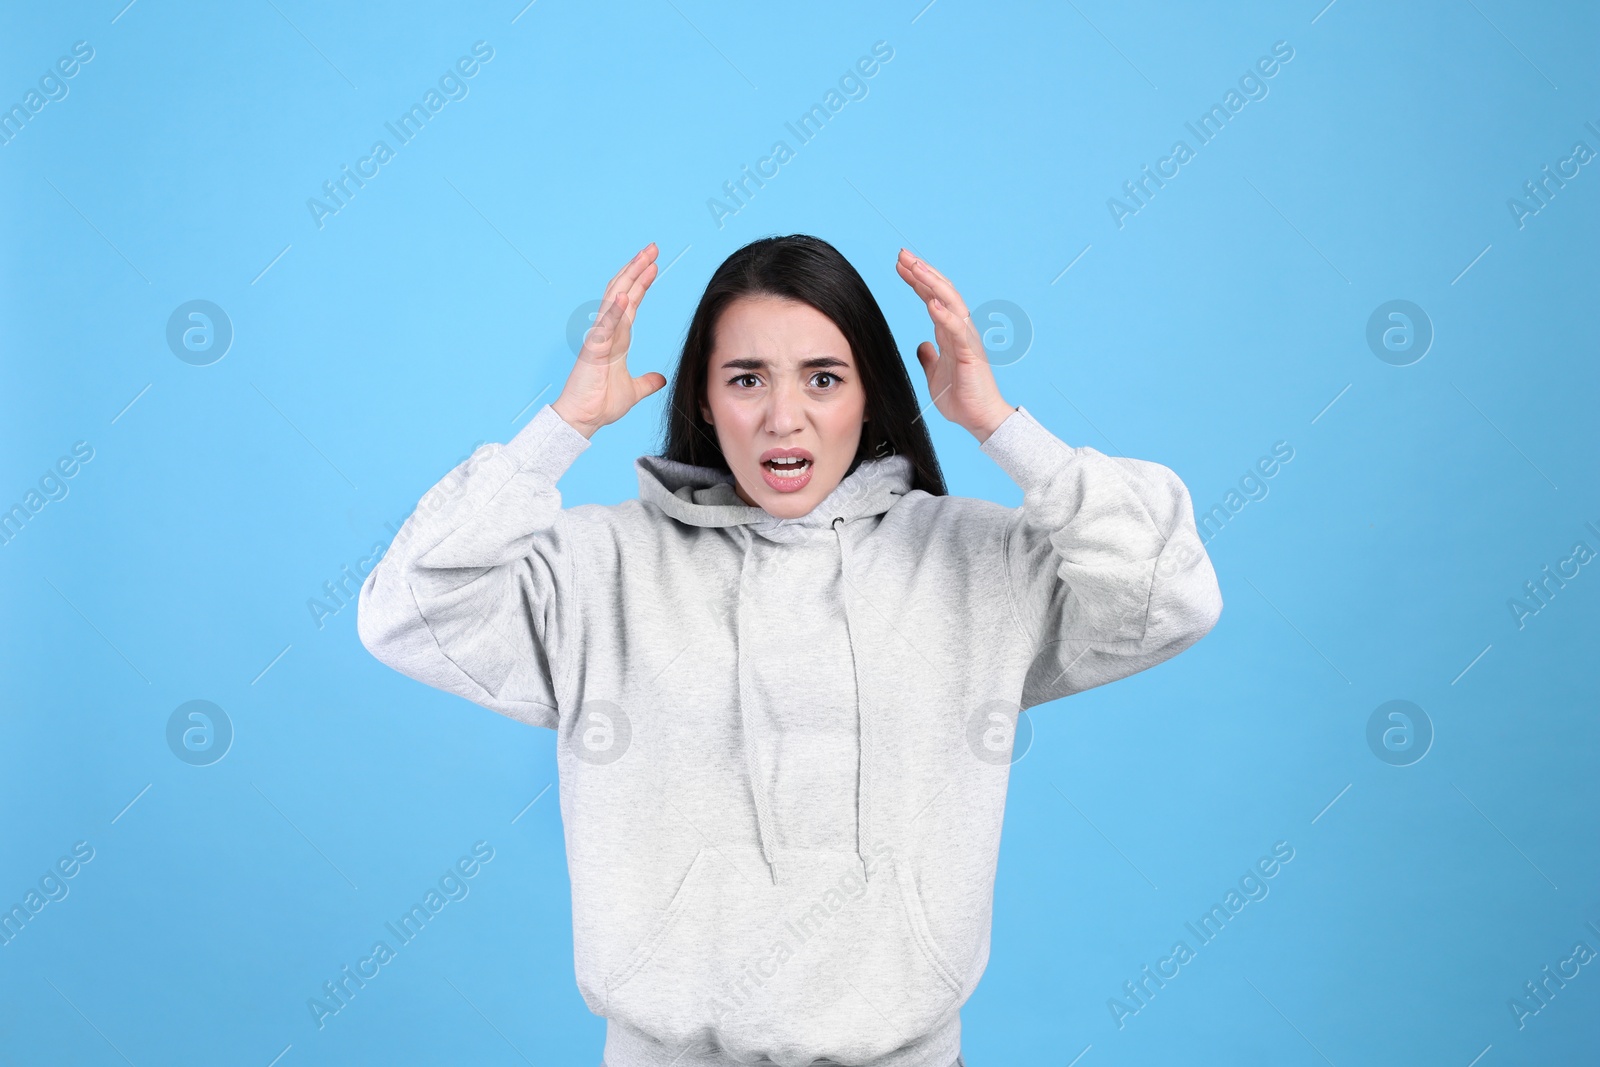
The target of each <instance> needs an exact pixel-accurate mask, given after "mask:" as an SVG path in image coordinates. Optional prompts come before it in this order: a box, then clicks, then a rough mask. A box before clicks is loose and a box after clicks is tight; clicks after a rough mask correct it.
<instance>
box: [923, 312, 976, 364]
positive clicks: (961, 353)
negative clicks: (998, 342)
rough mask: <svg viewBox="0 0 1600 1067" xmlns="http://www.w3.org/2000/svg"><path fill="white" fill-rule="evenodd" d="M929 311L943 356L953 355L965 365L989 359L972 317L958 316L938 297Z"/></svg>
mask: <svg viewBox="0 0 1600 1067" xmlns="http://www.w3.org/2000/svg"><path fill="white" fill-rule="evenodd" d="M929 309H930V314H931V315H932V316H933V323H934V336H935V337H937V338H938V339H939V351H940V352H941V353H942V354H945V355H953V356H955V357H956V359H957V360H959V361H961V362H963V363H970V362H972V361H974V360H977V359H983V358H987V357H986V356H985V354H984V351H983V342H982V340H980V339H979V337H978V329H977V326H976V325H974V323H973V321H972V318H971V316H968V315H957V314H956V313H955V310H954V309H953V308H950V307H948V306H946V305H945V303H944V301H943V300H941V299H939V298H938V297H934V299H933V301H932V303H931V304H930V305H929Z"/></svg>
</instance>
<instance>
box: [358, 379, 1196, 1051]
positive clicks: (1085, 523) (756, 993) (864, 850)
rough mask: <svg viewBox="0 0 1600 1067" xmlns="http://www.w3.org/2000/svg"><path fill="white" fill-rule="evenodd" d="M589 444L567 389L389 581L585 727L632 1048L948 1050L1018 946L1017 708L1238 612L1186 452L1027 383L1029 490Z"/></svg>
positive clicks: (581, 886)
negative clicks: (593, 474)
mask: <svg viewBox="0 0 1600 1067" xmlns="http://www.w3.org/2000/svg"><path fill="white" fill-rule="evenodd" d="M588 446H589V440H588V439H587V438H585V437H584V436H583V435H582V434H581V433H579V432H578V431H577V430H576V429H574V428H573V427H571V426H570V425H568V424H567V423H566V422H565V421H563V420H562V418H561V417H560V416H559V415H557V414H556V412H555V410H554V409H553V408H551V407H550V406H549V405H545V406H544V407H542V408H540V409H539V411H538V413H537V414H535V416H534V417H533V418H532V419H531V420H530V421H529V422H528V424H527V425H526V426H524V427H523V428H522V429H521V430H520V431H519V432H518V433H517V434H516V435H515V436H514V437H513V438H512V440H511V441H510V442H509V443H508V444H505V445H499V444H490V445H485V446H483V447H482V448H480V449H479V450H478V451H477V452H475V453H474V454H473V455H472V456H471V457H469V458H468V459H467V460H465V461H463V463H462V464H461V465H460V466H458V467H457V468H456V469H455V470H454V471H452V472H451V473H450V474H449V475H448V476H446V478H445V479H444V480H443V481H442V482H440V483H439V485H437V486H435V487H434V489H432V490H431V491H430V492H429V493H428V495H427V496H425V497H423V499H422V501H421V503H420V504H419V505H418V507H417V509H416V511H415V512H414V513H413V514H412V515H411V517H410V518H409V519H407V520H406V522H405V524H404V525H403V526H402V527H401V529H400V531H399V532H398V533H397V535H396V537H395V540H394V543H393V544H391V546H390V547H389V550H388V551H387V553H386V554H385V555H384V557H383V560H382V561H381V562H380V563H379V564H378V566H377V567H376V568H375V569H374V570H373V571H372V572H371V573H370V574H369V575H368V576H367V578H366V581H365V583H364V584H363V586H362V588H361V596H360V601H359V608H358V612H359V619H358V629H359V632H360V635H361V640H362V642H363V643H364V644H365V645H366V647H367V648H368V649H369V650H370V651H371V652H372V654H373V655H374V656H376V657H377V658H378V659H379V660H381V661H382V662H384V663H386V664H388V665H389V666H390V667H393V668H394V669H395V670H397V671H400V672H402V673H404V674H406V675H409V676H410V677H412V678H415V679H417V680H419V681H422V682H426V683H427V684H429V685H432V686H436V687H438V688H440V689H445V690H448V691H450V692H452V693H456V694H459V695H461V696H463V697H466V698H467V699H469V700H472V701H474V702H476V703H478V704H482V705H483V706H484V707H487V708H489V709H491V710H493V711H496V712H499V713H500V714H502V715H506V716H509V717H511V718H513V719H516V720H518V721H520V722H525V723H529V724H531V725H534V726H544V727H549V728H550V729H553V730H555V731H556V732H557V748H556V752H557V758H556V762H557V772H558V776H559V780H560V798H561V819H562V824H563V827H564V831H565V837H566V849H567V863H568V868H569V873H570V878H571V884H572V920H573V945H574V957H575V958H574V963H575V970H576V975H577V983H578V989H579V992H580V993H581V994H582V995H583V998H584V1000H585V1002H586V1003H587V1004H588V1006H589V1008H590V1010H592V1011H594V1012H595V1013H596V1014H598V1015H602V1016H605V1017H606V1018H607V1020H608V1022H607V1028H606V1043H605V1062H606V1065H607V1067H666V1065H668V1064H671V1065H673V1067H735V1065H736V1064H753V1063H761V1064H778V1065H781V1067H803V1065H806V1064H817V1063H823V1064H857V1065H865V1064H871V1065H873V1067H949V1065H950V1064H951V1063H952V1062H954V1061H955V1059H956V1057H957V1055H958V1053H959V1051H960V1039H961V1022H960V1015H959V1009H960V1007H961V1005H962V1004H963V1003H964V1002H965V1001H966V999H967V997H968V996H970V995H971V993H972V991H973V989H974V987H975V986H976V985H977V983H978V979H979V977H980V976H981V975H982V974H983V971H984V967H985V965H986V964H987V962H988V958H989V932H990V915H991V905H992V902H993V887H994V876H995V864H996V858H997V854H998V850H999V845H1000V827H1001V820H1002V815H1003V813H1004V807H1005V797H1006V783H1007V777H1008V774H1009V771H1010V766H1011V758H1012V740H1013V737H1014V731H1015V726H1016V721H1017V716H1018V713H1019V712H1020V711H1021V710H1023V709H1027V708H1031V707H1033V706H1035V705H1038V704H1043V703H1045V702H1046V701H1050V700H1055V699H1057V698H1059V697H1064V696H1067V695H1069V694H1072V693H1077V692H1081V691H1082V690H1085V689H1088V688H1091V687H1093V686H1097V685H1104V684H1105V683H1106V682H1110V681H1115V680H1116V679H1118V678H1123V677H1126V676H1127V675H1130V674H1133V673H1134V672H1136V671H1141V670H1144V669H1145V668H1146V667H1151V666H1154V665H1155V664H1157V663H1159V662H1161V661H1162V660H1164V659H1167V658H1168V657H1170V656H1173V655H1176V654H1177V653H1178V652H1181V651H1182V650H1183V649H1185V648H1187V647H1189V646H1190V645H1192V644H1194V643H1195V642H1196V641H1198V640H1199V639H1200V638H1201V637H1202V636H1203V635H1204V634H1205V633H1206V632H1207V631H1209V630H1210V629H1211V627H1212V626H1213V625H1214V624H1215V622H1216V620H1217V617H1218V615H1219V614H1220V612H1221V610H1222V598H1221V594H1220V592H1219V591H1218V588H1217V580H1216V575H1215V573H1214V572H1213V570H1212V568H1211V561H1210V559H1209V558H1208V557H1207V555H1206V552H1205V549H1204V548H1203V547H1202V546H1201V544H1200V540H1199V537H1198V536H1197V534H1196V532H1195V524H1194V515H1193V511H1192V508H1191V505H1190V501H1189V494H1188V491H1187V490H1186V489H1185V487H1184V485H1183V483H1182V482H1181V481H1180V480H1179V479H1178V477H1177V475H1175V474H1174V473H1173V472H1172V471H1171V470H1169V469H1168V468H1166V467H1164V466H1161V465H1160V464H1156V463H1151V462H1147V461H1142V460H1131V459H1123V458H1115V457H1111V456H1106V455H1104V454H1102V453H1100V452H1097V451H1096V450H1094V449H1093V448H1087V447H1082V448H1072V447H1069V446H1068V445H1066V444H1064V443H1063V442H1062V441H1061V440H1060V439H1059V438H1057V437H1056V436H1055V435H1054V434H1052V433H1051V432H1050V431H1048V430H1046V429H1045V428H1044V427H1043V426H1041V425H1040V424H1039V423H1038V422H1037V421H1036V420H1035V419H1034V418H1033V416H1032V415H1031V414H1030V413H1029V412H1028V411H1027V410H1026V409H1024V408H1020V407H1019V408H1018V409H1017V410H1016V411H1015V412H1013V413H1012V414H1011V415H1010V416H1009V417H1008V418H1007V419H1006V420H1005V422H1003V423H1002V424H1001V425H1000V427H999V429H997V430H996V431H995V432H994V433H993V434H992V435H991V436H990V437H989V438H988V439H987V440H986V441H985V442H984V443H983V444H982V446H981V448H982V450H983V451H984V452H985V453H986V454H988V455H989V456H990V457H991V458H992V459H994V460H995V461H996V462H997V463H998V464H999V465H1000V467H1001V468H1002V469H1003V470H1004V471H1005V472H1006V473H1007V474H1008V475H1009V476H1010V477H1011V478H1012V480H1013V481H1015V482H1016V483H1017V485H1018V486H1019V487H1021V489H1022V490H1023V492H1024V495H1023V502H1022V505H1021V506H1020V507H1018V508H1006V507H1003V506H1001V505H999V504H996V503H992V502H990V501H987V500H981V499H974V498H969V497H955V496H931V495H929V494H928V493H926V492H923V491H921V490H916V491H913V490H911V488H910V486H911V464H910V461H909V460H908V459H907V458H906V457H904V456H899V455H890V456H887V457H884V458H880V459H873V460H867V461H863V462H862V463H860V464H859V465H858V466H857V468H856V469H855V470H854V471H853V472H852V473H851V474H849V475H848V476H847V477H846V478H845V479H844V480H843V481H841V482H840V484H839V485H838V486H837V487H836V488H835V489H834V490H833V492H832V493H831V494H830V495H829V496H828V497H827V498H826V499H825V500H823V502H822V503H821V504H819V505H818V506H817V507H816V508H815V509H814V510H813V511H812V512H811V513H810V514H808V515H805V516H803V517H801V518H796V519H779V518H775V517H773V516H771V515H770V514H768V513H767V512H766V511H765V510H763V509H761V508H756V507H749V506H747V505H745V504H744V503H742V502H741V501H740V500H739V498H738V496H737V495H736V494H735V493H734V491H733V484H732V476H731V475H730V474H728V473H727V472H723V471H716V470H713V469H710V468H705V467H696V466H691V465H688V464H684V463H678V462H674V461H671V460H667V459H663V458H660V457H655V456H643V457H640V458H639V459H638V460H636V461H635V468H636V470H637V472H638V476H639V498H638V499H636V500H628V501H625V502H623V503H621V504H617V505H614V506H606V505H599V504H583V505H578V506H575V507H571V508H566V509H563V508H562V507H561V494H560V493H559V492H558V491H557V489H556V482H557V479H559V478H560V477H561V475H562V473H563V472H565V471H566V470H567V468H568V467H570V466H571V465H572V463H573V461H574V460H575V459H576V458H577V457H578V455H579V454H580V453H581V452H583V451H584V450H585V449H586V448H587V447H588Z"/></svg>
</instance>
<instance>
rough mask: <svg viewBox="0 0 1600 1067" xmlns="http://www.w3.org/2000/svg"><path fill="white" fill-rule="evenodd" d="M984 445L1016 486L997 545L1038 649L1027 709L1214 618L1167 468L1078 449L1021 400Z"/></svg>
mask: <svg viewBox="0 0 1600 1067" xmlns="http://www.w3.org/2000/svg"><path fill="white" fill-rule="evenodd" d="M981 448H982V450H983V451H984V452H986V453H987V454H988V455H989V456H990V457H992V458H993V459H994V460H995V462H996V463H998V464H999V465H1000V466H1001V468H1002V469H1004V470H1005V472H1006V474H1007V475H1009V476H1010V477H1011V479H1012V480H1013V481H1015V482H1016V483H1017V485H1018V486H1020V487H1021V488H1022V491H1023V502H1022V506H1021V507H1019V508H1017V509H1016V510H1015V511H1014V512H1013V513H1012V516H1011V519H1010V520H1009V521H1008V522H1007V524H1006V529H1005V533H1004V536H1003V537H1002V539H1001V548H1000V551H1001V554H1002V557H1003V560H1002V562H1003V564H1004V570H1005V575H1006V584H1007V589H1008V592H1009V595H1010V597H1011V603H1012V607H1013V609H1014V610H1015V613H1016V616H1017V621H1018V624H1019V625H1020V626H1021V627H1022V629H1023V631H1024V633H1025V634H1026V635H1027V636H1028V639H1029V641H1030V642H1031V645H1030V647H1031V648H1032V649H1033V650H1034V655H1033V660H1032V663H1031V665H1030V667H1029V669H1028V674H1027V678H1026V680H1025V682H1024V684H1023V700H1022V707H1023V708H1024V709H1027V708H1031V707H1035V706H1037V705H1039V704H1043V703H1045V702H1047V701H1050V700H1055V699H1057V698H1059V697H1063V696H1067V695H1068V694H1071V693H1077V692H1082V691H1083V690H1085V689H1092V688H1093V687H1095V686H1098V685H1104V684H1106V683H1107V682H1113V681H1116V680H1117V679H1119V678H1125V677H1127V676H1128V675H1130V674H1135V673H1137V672H1139V671H1142V670H1144V669H1145V668H1147V667H1153V666H1155V665H1156V664H1157V663H1160V662H1161V661H1162V660H1165V659H1168V658H1170V657H1172V656H1175V655H1177V654H1178V653H1179V652H1182V651H1183V650H1184V649H1186V648H1188V647H1189V646H1190V645H1192V644H1194V643H1195V642H1196V641H1198V640H1200V638H1202V637H1204V636H1205V635H1206V634H1207V633H1208V632H1210V630H1211V628H1212V627H1213V626H1214V625H1216V622H1217V618H1218V617H1219V616H1220V615H1221V613H1222V593H1221V590H1220V589H1219V588H1218V586H1217V576H1216V572H1215V571H1214V570H1212V567H1211V559H1210V557H1209V556H1207V555H1206V550H1205V547H1204V546H1203V545H1202V544H1201V542H1200V538H1199V535H1198V534H1197V533H1196V531H1195V524H1194V509H1193V506H1192V505H1191V503H1190V501H1189V490H1188V489H1187V488H1186V487H1185V486H1184V484H1183V482H1182V481H1181V480H1180V479H1179V478H1178V476H1177V475H1176V474H1174V473H1173V472H1172V471H1171V470H1170V469H1168V468H1167V467H1164V466H1162V465H1161V464H1159V463H1151V462H1149V461H1146V460H1137V459H1126V458H1121V457H1114V456H1107V455H1105V454H1104V453H1102V452H1098V451H1096V450H1095V449H1093V448H1089V447H1080V448H1073V447H1071V446H1069V445H1067V444H1066V443H1065V442H1063V441H1062V440H1061V439H1060V438H1058V437H1056V436H1055V435H1054V434H1053V433H1051V432H1050V431H1049V430H1047V429H1045V428H1044V427H1043V426H1042V425H1040V424H1039V422H1038V421H1037V420H1035V419H1034V417H1033V415H1032V414H1031V413H1029V412H1028V410H1027V409H1026V408H1023V407H1018V408H1017V410H1016V411H1015V412H1013V413H1012V414H1011V415H1009V416H1008V417H1007V418H1006V420H1005V421H1004V422H1003V423H1001V424H1000V426H999V427H998V428H997V429H996V430H995V431H994V433H992V434H991V435H990V436H989V437H988V439H986V440H985V441H984V442H983V444H982V446H981Z"/></svg>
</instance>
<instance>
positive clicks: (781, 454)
mask: <svg viewBox="0 0 1600 1067" xmlns="http://www.w3.org/2000/svg"><path fill="white" fill-rule="evenodd" d="M793 456H799V457H800V458H801V459H808V460H810V461H811V464H812V466H816V463H817V457H816V456H813V455H812V454H811V453H810V452H807V451H806V450H805V449H803V448H769V449H767V450H766V451H765V452H763V453H761V459H760V460H759V461H758V462H761V463H765V462H766V461H767V460H769V459H787V458H790V457H793Z"/></svg>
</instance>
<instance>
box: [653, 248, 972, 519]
mask: <svg viewBox="0 0 1600 1067" xmlns="http://www.w3.org/2000/svg"><path fill="white" fill-rule="evenodd" d="M741 296H778V297H783V298H786V299H789V300H797V301H799V302H801V303H803V304H809V305H810V306H811V307H813V308H816V309H817V310H818V311H820V312H821V313H822V314H824V315H826V316H827V317H828V318H829V319H831V320H832V321H833V324H834V325H835V326H837V327H838V328H839V332H840V333H842V334H844V336H845V339H846V340H847V341H849V342H850V355H851V357H852V358H853V359H854V361H855V365H856V369H857V371H858V372H859V373H860V375H861V384H862V387H863V388H864V389H865V390H866V394H867V421H866V422H864V423H862V424H861V444H860V446H859V447H858V448H857V449H856V455H855V459H854V460H853V461H851V464H850V469H849V470H848V471H846V472H845V473H846V475H847V476H848V475H849V474H850V473H852V472H854V471H855V469H856V467H857V466H858V465H859V464H860V463H862V462H863V461H864V460H869V459H880V458H883V457H885V456H890V455H894V454H896V453H898V454H899V455H902V456H906V457H907V458H909V459H910V460H911V487H912V488H913V489H921V490H923V491H924V492H926V493H929V494H931V495H933V496H944V495H946V492H947V491H946V489H945V485H944V473H943V472H942V471H941V470H940V469H939V457H938V456H937V455H936V454H935V453H934V450H933V440H932V438H930V437H929V436H928V425H927V420H925V419H922V418H918V405H917V394H916V391H915V390H914V389H913V388H912V386H911V376H910V375H908V374H907V373H906V366H905V362H904V361H903V360H902V359H901V358H900V349H899V348H898V347H897V346H896V345H895V342H894V335H893V334H892V333H890V332H889V323H888V321H887V320H886V319H885V318H884V317H883V310H882V309H881V308H879V307H878V302H877V301H876V300H875V299H873V296H872V291H871V290H869V289H868V288H867V283H866V282H865V281H863V280H862V278H861V275H860V274H858V273H857V272H856V269H855V268H854V267H852V266H851V265H850V261H849V260H847V259H845V258H844V256H842V255H841V254H840V253H839V250H838V249H836V248H834V247H833V246H832V245H831V244H829V243H828V242H826V241H824V240H822V239H821V238H818V237H811V236H808V235H807V234H803V233H797V234H790V235H789V236H787V237H763V238H761V239H760V240H756V241H752V242H750V243H749V244H747V245H745V246H744V247H743V248H740V249H739V250H738V251H736V252H734V253H733V255H731V256H729V257H728V258H727V259H725V260H723V261H722V265H721V266H720V267H718V268H717V270H716V273H714V274H713V275H712V276H711V281H709V282H708V283H706V291H705V292H704V293H703V294H702V295H701V297H700V305H699V306H698V307H697V308H695V312H694V318H693V319H692V320H691V321H690V323H689V332H688V334H687V336H685V338H684V341H683V352H682V354H681V355H680V356H679V357H678V367H677V369H676V370H675V371H674V372H673V375H672V381H671V383H669V386H668V388H667V396H668V398H669V399H670V400H671V403H670V404H668V406H667V408H666V410H665V412H663V414H662V424H663V436H664V438H665V440H666V449H665V451H664V452H663V453H662V455H663V456H664V457H665V458H667V459H672V460H677V461H679V462H681V463H692V464H694V465H695V466H699V467H712V468H715V469H717V470H723V471H726V470H728V469H729V467H728V461H727V459H726V458H725V457H724V456H723V454H722V448H721V446H720V445H718V443H717V435H716V432H715V430H714V429H713V428H712V426H711V424H710V423H707V422H706V421H705V419H704V417H703V416H702V415H701V413H700V409H701V405H702V403H704V401H705V398H706V372H707V367H708V366H709V364H710V361H711V347H712V342H713V341H714V340H715V337H714V332H713V331H714V330H715V328H716V324H717V320H718V318H720V317H721V315H722V312H723V310H724V309H725V308H726V307H727V306H728V305H729V304H730V303H731V302H732V301H733V300H734V299H735V298H737V297H741Z"/></svg>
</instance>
